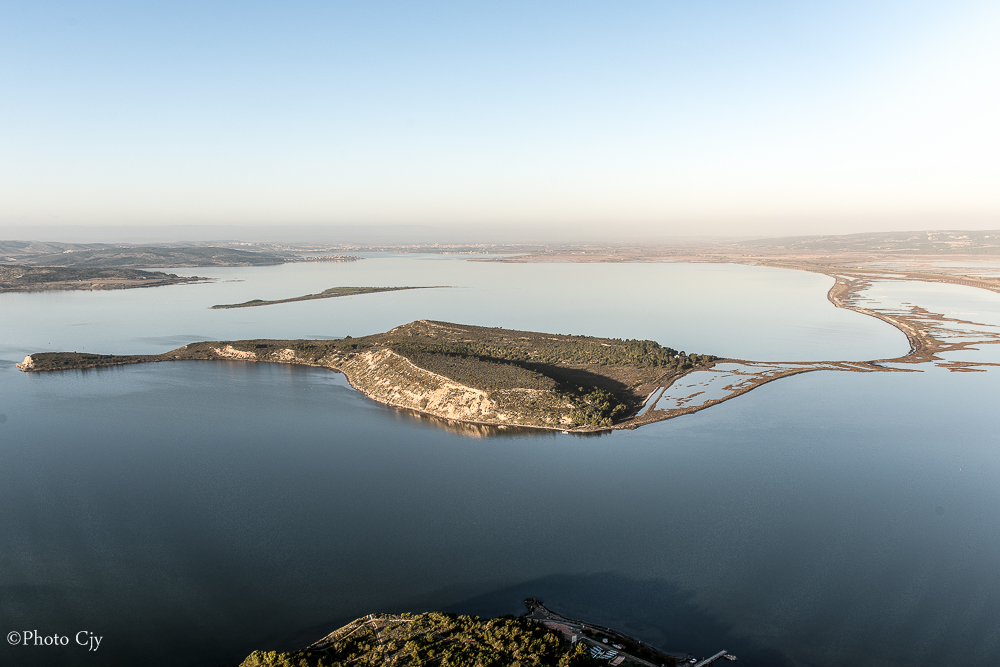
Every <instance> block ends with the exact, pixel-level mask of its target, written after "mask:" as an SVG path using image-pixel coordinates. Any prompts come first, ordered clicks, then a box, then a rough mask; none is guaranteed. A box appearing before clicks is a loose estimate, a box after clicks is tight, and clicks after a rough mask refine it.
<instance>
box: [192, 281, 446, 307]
mask: <svg viewBox="0 0 1000 667" xmlns="http://www.w3.org/2000/svg"><path fill="white" fill-rule="evenodd" d="M447 287H451V286H450V285H423V286H419V287H331V288H329V289H325V290H323V291H322V292H320V293H319V294H304V295H303V296H293V297H289V298H287V299H275V300H273V301H266V300H264V299H253V300H251V301H244V302H243V303H225V304H219V305H216V306H212V308H213V309H216V310H224V309H227V308H254V307H256V306H273V305H275V304H278V303H294V302H296V301H312V300H314V299H333V298H335V297H338V296H354V295H356V294H375V293H377V292H399V291H402V290H411V289H444V288H447Z"/></svg>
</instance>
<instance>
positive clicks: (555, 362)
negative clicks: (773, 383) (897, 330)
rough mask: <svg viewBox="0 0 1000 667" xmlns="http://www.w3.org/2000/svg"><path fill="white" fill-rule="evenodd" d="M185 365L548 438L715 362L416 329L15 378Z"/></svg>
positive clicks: (190, 352)
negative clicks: (251, 373) (291, 376)
mask: <svg viewBox="0 0 1000 667" xmlns="http://www.w3.org/2000/svg"><path fill="white" fill-rule="evenodd" d="M185 359H215V360H240V361H267V362H278V363H290V364H304V365H310V366H321V367H325V368H331V369H334V370H338V371H340V372H342V373H344V374H345V375H346V376H347V379H348V380H349V381H350V383H351V385H352V386H354V387H355V388H356V389H358V390H360V391H362V392H363V393H365V394H366V395H368V396H369V397H371V398H373V399H375V400H377V401H380V402H382V403H386V404H388V405H394V406H398V407H403V408H410V409H414V410H419V411H421V412H426V413H428V414H432V415H435V416H437V417H442V418H445V419H454V420H461V421H470V422H478V423H484V424H494V425H506V426H532V427H544V428H558V429H582V430H588V429H595V428H608V427H612V426H615V425H619V424H621V423H622V422H623V421H624V420H626V419H627V418H628V417H630V416H632V415H634V414H635V413H636V412H637V411H638V409H639V408H640V407H641V406H642V403H643V400H644V399H645V398H646V397H647V396H648V395H649V394H650V392H652V390H653V389H654V388H656V387H658V386H661V385H663V384H664V383H665V382H669V381H670V379H671V378H673V377H675V376H677V375H681V374H683V373H685V372H688V371H690V370H692V369H695V368H701V367H708V366H710V365H711V364H712V363H714V362H715V360H716V357H713V356H710V355H697V354H691V355H687V354H684V353H683V352H678V351H677V350H673V349H671V348H668V347H662V346H660V345H659V344H658V343H656V342H654V341H649V340H621V339H615V338H595V337H590V336H570V335H557V334H547V333H537V332H530V331H513V330H509V329H500V328H488V327H477V326H469V325H461V324H450V323H447V322H433V321H429V320H419V321H417V322H412V323H410V324H406V325H403V326H400V327H396V328H395V329H392V330H391V331H389V332H386V333H382V334H374V335H371V336H363V337H359V338H351V337H349V336H348V337H347V338H344V339H341V340H244V341H208V342H201V343H192V344H190V345H186V346H184V347H182V348H178V349H176V350H173V351H171V352H167V353H164V354H158V355H99V354H84V353H76V352H49V353H40V354H33V355H30V356H28V357H27V358H25V360H24V362H22V363H21V364H19V365H18V366H19V368H21V370H23V371H28V372H33V371H47V370H64V369H71V368H94V367H99V366H114V365H121V364H133V363H144V362H153V361H174V360H185Z"/></svg>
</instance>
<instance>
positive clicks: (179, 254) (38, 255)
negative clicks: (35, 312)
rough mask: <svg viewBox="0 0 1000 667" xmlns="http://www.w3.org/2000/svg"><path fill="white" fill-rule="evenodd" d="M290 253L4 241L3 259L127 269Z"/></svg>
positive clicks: (262, 260)
mask: <svg viewBox="0 0 1000 667" xmlns="http://www.w3.org/2000/svg"><path fill="white" fill-rule="evenodd" d="M295 259H296V255H294V254H293V253H288V252H253V251H249V250H238V249H236V248H219V247H214V246H204V247H202V246H180V247H171V246H124V245H122V246H116V245H102V244H88V245H79V244H69V243H65V244H58V243H33V242H17V241H3V242H0V261H7V262H16V263H18V264H22V265H26V266H52V267H80V268H84V267H86V268H125V267H143V268H157V267H167V266H170V267H174V266H178V267H179V266H267V265H273V264H283V263H285V262H289V261H294V260H295Z"/></svg>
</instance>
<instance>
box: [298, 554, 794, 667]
mask: <svg viewBox="0 0 1000 667" xmlns="http://www.w3.org/2000/svg"><path fill="white" fill-rule="evenodd" d="M463 589H465V590H463ZM529 597H535V598H538V599H540V600H542V601H543V602H544V603H545V605H546V606H547V607H548V608H549V609H551V610H552V611H554V612H556V613H558V614H562V615H564V616H567V617H569V618H575V619H577V620H582V621H587V622H591V623H595V624H597V625H604V626H606V627H610V628H613V629H615V630H618V631H620V632H623V633H624V634H626V635H629V636H630V637H633V638H635V639H639V640H641V641H642V642H644V643H646V644H649V645H651V646H653V647H655V648H658V649H660V650H662V651H665V652H667V653H675V654H686V653H690V654H692V655H695V656H697V657H699V658H704V657H708V656H710V655H713V654H714V653H717V652H718V651H721V650H722V649H726V650H727V651H729V652H730V653H733V654H734V655H736V656H738V657H739V660H740V662H739V664H741V665H746V666H747V667H761V666H767V667H785V666H789V667H790V666H791V665H792V664H793V663H792V661H791V660H790V659H789V658H788V657H787V656H786V655H785V654H784V652H782V651H781V650H779V649H776V648H773V647H766V646H761V645H759V644H758V643H757V642H755V641H754V640H752V639H750V638H749V637H746V636H744V635H740V634H738V633H737V632H735V631H734V630H733V628H732V627H731V626H730V625H729V624H727V623H725V622H723V621H721V620H719V619H718V618H716V617H714V616H713V615H712V614H710V613H708V612H706V611H704V610H703V609H702V608H701V607H700V606H699V605H698V604H697V603H696V602H695V601H694V600H693V593H690V592H687V591H685V590H683V589H682V588H681V587H680V586H679V585H677V584H675V583H672V582H669V581H664V580H659V579H634V578H630V577H625V576H622V575H619V574H613V573H596V574H554V575H549V576H546V577H541V578H539V579H532V580H529V581H524V582H521V583H517V584H513V585H510V586H504V587H502V588H497V589H495V590H492V591H489V592H487V593H472V592H471V591H469V590H468V588H467V587H465V586H454V587H448V588H445V589H439V590H437V591H433V592H430V593H427V594H426V595H422V596H420V597H419V598H414V599H411V600H409V601H404V602H401V603H399V604H397V605H394V607H393V608H392V609H371V610H368V611H367V612H365V613H372V612H376V613H379V612H381V613H404V612H413V613H419V612H425V611H443V612H449V613H454V614H465V615H471V616H482V617H484V618H489V617H495V616H503V615H506V614H510V615H514V616H521V615H523V614H524V613H525V612H526V611H527V610H526V608H525V606H524V600H525V599H526V598H529ZM353 620H354V619H353V618H343V619H335V620H332V621H331V623H330V624H329V625H328V626H324V627H316V628H311V629H309V630H308V631H305V632H302V633H297V634H296V636H295V639H294V640H293V641H289V640H290V638H286V639H285V640H284V641H283V642H281V643H282V644H283V646H282V648H283V649H284V650H288V649H291V648H295V647H301V646H304V645H306V644H309V643H312V642H314V641H316V640H318V639H319V638H320V637H322V636H324V635H326V634H328V633H329V632H332V631H333V630H335V629H336V628H338V627H341V626H343V625H345V624H347V623H349V622H351V621H353ZM725 664H728V663H725Z"/></svg>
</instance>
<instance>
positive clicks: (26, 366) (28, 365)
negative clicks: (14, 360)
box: [14, 354, 35, 372]
mask: <svg viewBox="0 0 1000 667" xmlns="http://www.w3.org/2000/svg"><path fill="white" fill-rule="evenodd" d="M14 365H15V366H17V367H18V368H19V369H21V370H22V371H24V372H28V371H30V370H32V369H33V368H34V367H35V362H34V360H32V358H31V355H30V354H29V355H28V356H26V357H25V358H24V361H22V362H21V363H19V364H14Z"/></svg>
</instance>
